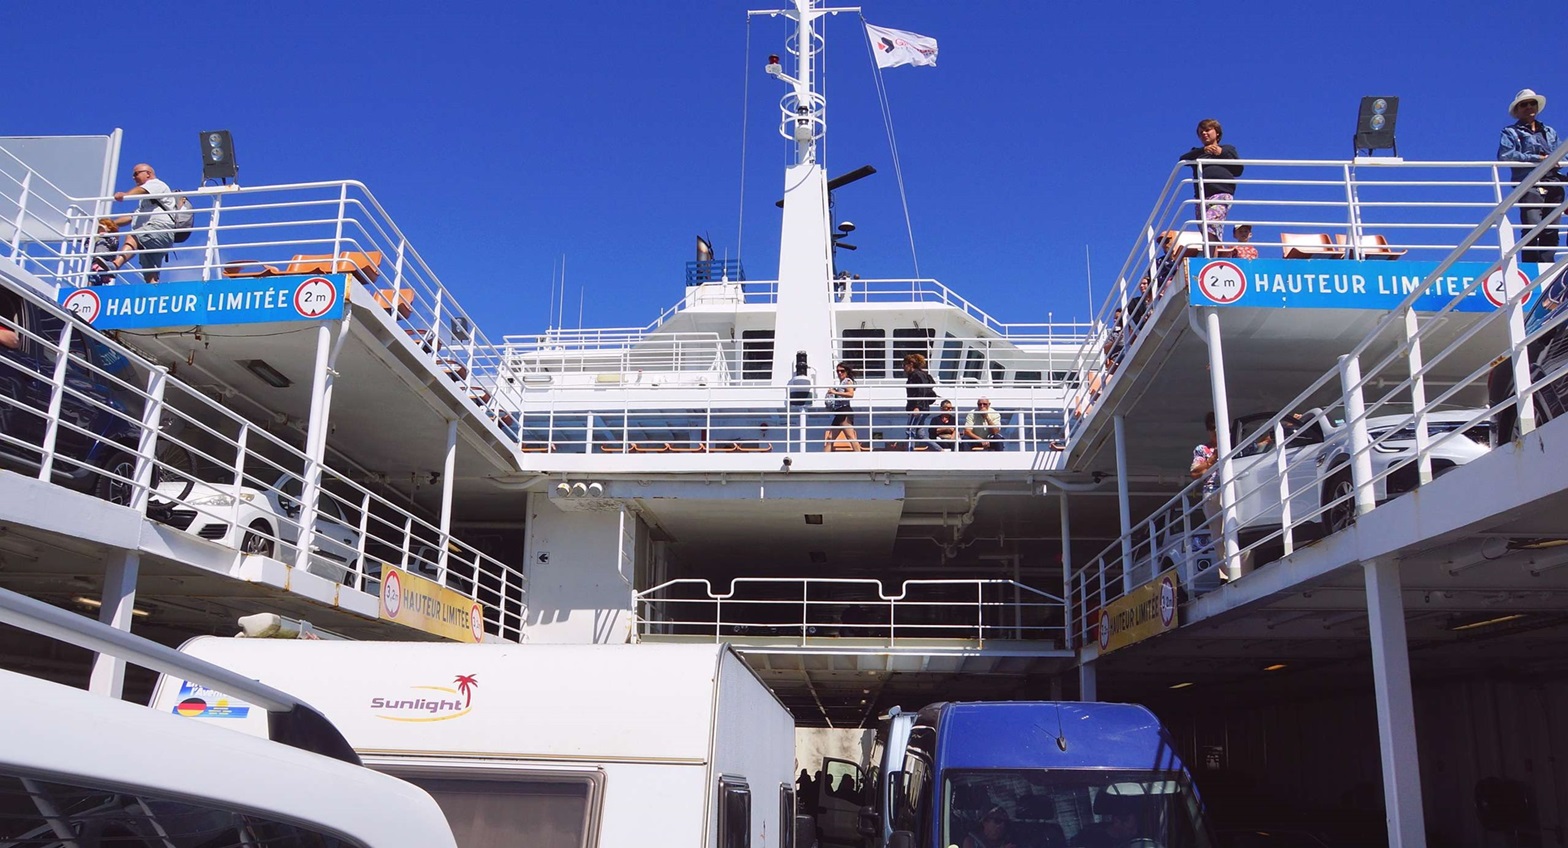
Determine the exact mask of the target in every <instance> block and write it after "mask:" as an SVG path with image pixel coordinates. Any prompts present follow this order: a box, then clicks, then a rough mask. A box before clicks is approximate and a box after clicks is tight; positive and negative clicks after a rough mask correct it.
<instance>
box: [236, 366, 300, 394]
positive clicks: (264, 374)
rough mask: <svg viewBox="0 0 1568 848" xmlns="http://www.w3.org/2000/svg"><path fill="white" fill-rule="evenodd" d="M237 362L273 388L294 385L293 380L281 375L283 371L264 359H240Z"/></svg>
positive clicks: (284, 387)
mask: <svg viewBox="0 0 1568 848" xmlns="http://www.w3.org/2000/svg"><path fill="white" fill-rule="evenodd" d="M239 363H240V364H241V365H243V366H245V370H246V371H249V372H250V373H252V374H255V375H256V376H257V377H258V378H260V379H261V381H262V382H263V383H266V384H267V385H269V386H271V387H273V388H274V389H286V388H288V387H289V386H292V385H294V381H293V380H290V379H289V378H287V377H285V376H283V372H281V371H279V370H278V369H276V368H273V367H272V366H271V365H268V364H267V363H266V361H265V360H261V359H241V360H240V361H239Z"/></svg>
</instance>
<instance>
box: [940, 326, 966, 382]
mask: <svg viewBox="0 0 1568 848" xmlns="http://www.w3.org/2000/svg"><path fill="white" fill-rule="evenodd" d="M963 350H964V343H963V342H961V341H959V340H958V339H955V338H953V334H952V333H948V334H947V335H946V338H944V339H943V340H942V369H941V371H940V373H939V375H938V378H939V379H940V380H941V381H942V382H944V383H956V382H958V357H959V354H961V353H962V352H963Z"/></svg>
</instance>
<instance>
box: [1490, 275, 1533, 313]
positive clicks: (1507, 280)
mask: <svg viewBox="0 0 1568 848" xmlns="http://www.w3.org/2000/svg"><path fill="white" fill-rule="evenodd" d="M1529 287H1530V278H1529V277H1526V276H1525V275H1524V272H1523V271H1521V270H1519V269H1518V268H1515V269H1514V270H1513V273H1512V274H1509V273H1508V272H1507V270H1506V269H1504V268H1498V269H1497V270H1496V271H1493V272H1492V273H1490V274H1487V275H1486V281H1485V282H1483V283H1481V293H1482V294H1484V295H1486V299H1487V300H1489V301H1491V303H1492V305H1493V306H1495V307H1497V308H1498V309H1502V308H1503V307H1505V306H1507V305H1508V299H1509V298H1511V297H1513V296H1514V295H1516V294H1518V293H1519V292H1521V291H1524V290H1525V289H1527V288H1529ZM1532 294H1534V292H1531V293H1530V294H1526V295H1525V296H1524V299H1523V300H1521V301H1520V302H1519V305H1520V306H1525V305H1528V304H1529V303H1530V296H1531V295H1532Z"/></svg>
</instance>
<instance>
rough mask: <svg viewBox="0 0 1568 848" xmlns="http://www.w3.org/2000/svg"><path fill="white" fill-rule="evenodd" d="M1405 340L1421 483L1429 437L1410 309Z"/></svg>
mask: <svg viewBox="0 0 1568 848" xmlns="http://www.w3.org/2000/svg"><path fill="white" fill-rule="evenodd" d="M1483 285H1485V284H1484V283H1483ZM1405 344H1407V345H1409V346H1410V350H1409V351H1407V353H1406V360H1407V362H1408V363H1409V366H1410V405H1411V408H1413V409H1414V410H1415V411H1416V480H1417V483H1418V485H1421V486H1425V485H1426V484H1428V483H1430V482H1432V454H1431V449H1432V446H1431V441H1432V439H1431V434H1430V432H1429V429H1428V427H1427V408H1426V375H1425V374H1423V373H1421V369H1422V368H1424V367H1425V366H1424V365H1423V364H1422V361H1421V334H1420V324H1419V321H1418V319H1417V318H1416V311H1415V310H1414V309H1407V310H1405Z"/></svg>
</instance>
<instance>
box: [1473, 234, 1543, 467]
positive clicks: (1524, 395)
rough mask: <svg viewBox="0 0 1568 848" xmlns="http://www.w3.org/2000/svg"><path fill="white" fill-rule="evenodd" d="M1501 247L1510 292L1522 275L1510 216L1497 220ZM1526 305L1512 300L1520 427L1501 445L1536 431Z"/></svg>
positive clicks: (1511, 328)
mask: <svg viewBox="0 0 1568 848" xmlns="http://www.w3.org/2000/svg"><path fill="white" fill-rule="evenodd" d="M1497 243H1498V246H1499V247H1500V248H1501V249H1502V253H1503V256H1504V258H1505V259H1506V260H1507V261H1506V262H1505V263H1504V265H1503V268H1502V274H1503V291H1504V292H1507V291H1508V282H1507V281H1508V279H1509V278H1510V277H1512V276H1513V275H1514V274H1516V273H1521V272H1520V271H1519V255H1518V253H1510V251H1512V250H1513V249H1514V230H1513V225H1512V224H1510V223H1509V222H1508V216H1506V215H1504V216H1503V217H1501V218H1498V219H1497ZM1482 285H1485V284H1484V283H1483V284H1482ZM1524 301H1525V298H1524V297H1523V296H1522V295H1521V296H1519V297H1517V298H1509V299H1508V307H1507V308H1508V352H1509V356H1510V359H1511V361H1512V366H1513V372H1514V404H1515V405H1514V409H1515V411H1516V417H1515V421H1516V422H1517V423H1516V424H1515V425H1514V429H1515V432H1514V433H1512V434H1510V433H1498V434H1497V438H1498V440H1499V441H1501V440H1502V439H1504V438H1509V437H1511V436H1524V435H1525V434H1527V433H1529V432H1531V431H1533V430H1534V429H1535V393H1534V391H1533V389H1534V386H1533V385H1532V382H1533V379H1532V377H1531V376H1530V346H1529V345H1527V344H1525V331H1524V315H1525V312H1526V310H1525V305H1524Z"/></svg>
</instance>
